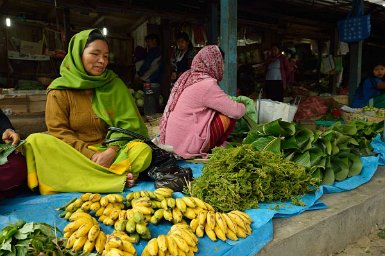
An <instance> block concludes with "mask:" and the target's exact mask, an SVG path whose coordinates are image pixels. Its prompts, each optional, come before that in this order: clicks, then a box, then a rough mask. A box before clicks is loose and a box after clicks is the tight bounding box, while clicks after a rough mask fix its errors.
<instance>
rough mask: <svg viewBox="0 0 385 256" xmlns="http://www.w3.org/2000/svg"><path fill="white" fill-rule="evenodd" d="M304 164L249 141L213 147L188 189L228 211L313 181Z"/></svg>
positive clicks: (281, 196) (295, 191)
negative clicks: (286, 158)
mask: <svg viewBox="0 0 385 256" xmlns="http://www.w3.org/2000/svg"><path fill="white" fill-rule="evenodd" d="M317 183H318V180H317V179H315V178H312V177H311V175H310V174H308V173H307V172H306V170H305V168H304V167H303V166H301V165H299V164H297V163H294V162H291V161H287V160H284V159H283V158H282V157H281V156H280V155H278V154H274V153H272V152H269V151H258V150H255V149H254V148H253V146H252V145H241V146H238V147H234V148H215V149H214V150H213V154H212V155H211V156H210V158H209V160H208V162H207V163H206V164H205V165H204V167H203V169H202V175H201V176H200V177H198V178H196V179H195V180H193V181H192V183H191V188H190V190H191V191H190V193H191V194H192V195H193V196H196V197H199V198H201V199H202V200H204V201H205V202H207V203H209V204H211V205H212V206H214V207H215V208H216V209H218V210H220V211H223V212H229V211H232V210H236V209H239V210H245V209H249V208H256V207H257V206H258V202H268V201H273V200H282V201H286V200H288V199H291V198H293V196H297V195H303V194H306V193H308V192H309V191H310V190H311V187H315V185H317Z"/></svg>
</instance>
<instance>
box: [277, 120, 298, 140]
mask: <svg viewBox="0 0 385 256" xmlns="http://www.w3.org/2000/svg"><path fill="white" fill-rule="evenodd" d="M279 124H280V125H281V128H282V130H283V133H282V135H283V136H285V137H287V136H293V135H294V134H295V123H289V122H285V121H280V122H279Z"/></svg>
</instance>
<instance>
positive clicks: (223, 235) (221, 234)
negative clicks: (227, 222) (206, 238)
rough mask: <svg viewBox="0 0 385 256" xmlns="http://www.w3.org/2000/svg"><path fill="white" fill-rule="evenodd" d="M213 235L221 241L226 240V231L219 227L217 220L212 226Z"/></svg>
mask: <svg viewBox="0 0 385 256" xmlns="http://www.w3.org/2000/svg"><path fill="white" fill-rule="evenodd" d="M214 232H215V235H216V236H217V237H218V238H219V239H221V240H222V241H226V233H225V232H224V231H223V229H221V228H220V227H219V224H218V222H217V225H215V227H214Z"/></svg>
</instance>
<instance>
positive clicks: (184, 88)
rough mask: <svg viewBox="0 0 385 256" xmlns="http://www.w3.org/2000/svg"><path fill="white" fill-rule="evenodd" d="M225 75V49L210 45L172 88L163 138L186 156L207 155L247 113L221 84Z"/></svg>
mask: <svg viewBox="0 0 385 256" xmlns="http://www.w3.org/2000/svg"><path fill="white" fill-rule="evenodd" d="M222 77H223V53H222V52H221V50H220V49H219V47H218V46H216V45H209V46H206V47H204V48H203V49H202V50H200V51H199V52H198V53H197V55H196V56H195V57H194V59H193V61H192V65H191V69H190V70H188V71H186V72H185V73H183V74H182V75H181V77H180V78H179V79H178V80H177V81H176V83H175V85H174V87H173V88H172V91H171V95H170V97H169V99H168V102H167V106H166V108H165V110H164V113H163V116H162V119H161V122H160V142H161V143H163V144H167V145H171V146H173V149H174V152H175V153H176V154H178V155H179V156H181V157H183V158H193V157H205V156H206V155H207V153H208V152H209V150H211V149H212V148H213V147H215V146H220V145H221V144H223V143H224V142H225V140H226V139H227V137H228V136H229V135H230V133H231V131H232V129H233V128H234V125H235V119H239V118H241V117H242V116H243V115H244V114H245V106H244V105H243V104H242V103H237V102H235V101H233V100H232V99H230V97H229V96H228V95H227V94H226V93H225V92H224V91H223V90H222V89H221V88H220V87H219V85H218V82H219V81H221V80H222Z"/></svg>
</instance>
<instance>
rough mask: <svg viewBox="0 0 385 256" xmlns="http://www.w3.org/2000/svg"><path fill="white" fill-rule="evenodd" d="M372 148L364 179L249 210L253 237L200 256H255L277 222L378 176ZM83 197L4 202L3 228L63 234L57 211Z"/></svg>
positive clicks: (0, 205) (379, 146) (203, 248)
mask: <svg viewBox="0 0 385 256" xmlns="http://www.w3.org/2000/svg"><path fill="white" fill-rule="evenodd" d="M372 146H373V148H374V152H376V153H379V155H378V156H370V157H362V158H361V159H362V162H363V169H362V172H361V174H360V175H358V176H355V177H351V178H348V179H346V180H344V181H341V182H336V183H335V184H334V185H333V186H329V185H327V186H326V185H323V186H321V187H320V188H318V190H316V191H314V192H312V193H309V194H307V195H304V196H302V197H300V198H299V200H301V201H303V202H304V203H305V206H297V205H294V204H292V203H291V202H273V203H261V204H260V207H259V208H258V209H249V210H246V212H247V213H248V214H249V215H250V216H251V217H252V219H253V223H252V230H253V232H252V234H251V235H250V236H248V237H247V238H245V239H239V240H238V241H230V240H229V241H226V242H223V241H220V240H219V241H216V242H213V241H211V240H210V239H209V238H207V237H206V236H205V237H203V238H200V239H199V244H198V249H199V252H198V253H197V254H196V255H210V256H217V255H218V256H219V255H236V256H239V255H255V254H256V253H258V252H259V251H260V250H261V249H262V248H263V247H264V246H265V245H266V244H267V243H268V242H270V241H271V240H272V239H273V222H272V219H273V218H287V217H291V216H295V215H298V214H300V213H302V212H304V211H309V210H320V209H325V208H327V206H326V205H325V204H324V203H322V202H321V201H319V199H320V198H321V197H322V195H323V194H324V193H335V192H342V191H347V190H352V189H354V188H357V187H358V186H360V185H362V184H364V183H366V182H368V181H369V180H370V179H371V178H372V177H373V175H374V174H375V172H376V170H377V167H378V165H383V164H384V163H385V143H384V142H382V140H381V138H380V137H379V136H377V137H376V138H375V139H374V140H373V142H372ZM179 164H180V165H181V166H183V167H190V168H192V170H193V174H194V177H198V176H200V175H201V169H202V166H203V165H202V164H193V163H187V162H184V161H182V162H180V163H179ZM154 189H155V187H154V184H153V183H152V182H138V183H137V184H136V185H135V187H133V188H131V189H127V190H126V191H125V192H124V195H125V194H127V193H128V192H131V191H139V190H154ZM80 195H81V194H79V193H62V194H56V195H46V196H42V195H24V196H19V197H16V198H12V199H7V200H3V201H0V228H3V227H4V226H6V225H8V224H9V223H12V222H14V221H16V220H17V219H24V220H25V221H27V222H31V221H33V222H45V223H48V224H50V225H53V226H57V227H58V228H60V229H61V230H62V229H63V228H64V227H65V225H67V224H68V222H67V220H65V219H62V218H60V217H59V212H58V211H57V210H56V208H58V207H60V206H62V205H64V204H65V203H66V202H68V201H69V200H71V199H72V198H74V197H79V196H80ZM174 195H175V196H176V197H180V196H182V194H181V193H174ZM101 227H102V229H103V230H104V231H105V232H106V233H111V232H112V230H113V229H112V227H108V226H104V225H103V224H101ZM170 227H171V223H165V222H162V223H161V224H160V225H156V226H155V225H152V224H149V229H150V231H151V234H152V236H153V237H156V236H158V235H159V234H165V233H167V232H168V230H169V229H170ZM146 244H147V241H143V240H142V241H140V243H139V244H137V245H135V248H136V249H137V252H138V255H140V254H141V252H142V251H143V248H144V246H145V245H146Z"/></svg>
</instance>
